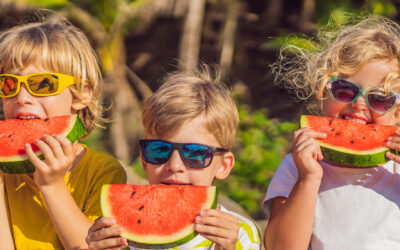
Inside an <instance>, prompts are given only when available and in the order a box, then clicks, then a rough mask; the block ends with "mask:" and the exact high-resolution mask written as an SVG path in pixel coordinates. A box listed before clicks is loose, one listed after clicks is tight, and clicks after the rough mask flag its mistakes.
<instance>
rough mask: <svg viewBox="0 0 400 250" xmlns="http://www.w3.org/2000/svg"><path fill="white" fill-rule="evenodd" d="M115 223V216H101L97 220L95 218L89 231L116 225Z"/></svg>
mask: <svg viewBox="0 0 400 250" xmlns="http://www.w3.org/2000/svg"><path fill="white" fill-rule="evenodd" d="M115 223H116V221H115V219H114V218H110V217H99V218H97V220H95V222H94V223H93V225H92V226H91V227H90V228H89V233H90V232H94V231H97V230H100V229H102V228H104V227H111V226H113V225H115Z"/></svg>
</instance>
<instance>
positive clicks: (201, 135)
mask: <svg viewBox="0 0 400 250" xmlns="http://www.w3.org/2000/svg"><path fill="white" fill-rule="evenodd" d="M204 122H205V121H204V117H203V116H199V117H197V118H195V119H193V120H191V121H188V122H187V123H185V124H184V125H183V126H182V127H181V128H180V129H179V130H178V131H177V132H176V133H175V134H174V135H172V136H168V137H163V138H154V137H149V138H146V139H161V140H165V141H170V142H176V143H198V144H206V145H210V146H216V147H221V145H220V144H219V143H218V141H217V139H216V138H215V137H214V135H213V134H211V133H210V132H209V131H208V130H207V128H206V127H205V125H204ZM141 157H142V164H143V169H144V171H145V172H146V173H147V179H148V181H149V183H150V184H192V185H202V186H210V185H212V182H213V180H214V178H216V179H224V178H226V177H227V176H228V175H229V173H230V171H231V169H232V167H233V164H234V158H233V155H232V153H231V152H227V153H222V152H216V153H215V154H214V157H213V159H212V162H211V164H210V165H209V166H208V167H206V168H202V169H194V168H190V167H188V166H187V165H186V164H185V163H184V162H183V161H182V158H181V156H180V153H179V151H178V150H173V152H172V155H171V157H170V158H169V160H168V161H167V162H166V163H164V164H160V165H155V164H151V163H148V162H146V161H144V160H143V155H142V154H141Z"/></svg>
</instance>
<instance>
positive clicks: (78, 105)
mask: <svg viewBox="0 0 400 250" xmlns="http://www.w3.org/2000/svg"><path fill="white" fill-rule="evenodd" d="M81 95H82V99H79V98H76V97H74V98H73V100H72V106H71V107H72V109H73V110H75V111H78V110H82V109H84V108H86V107H87V106H88V103H90V100H92V97H93V90H92V88H90V87H89V85H88V84H87V83H86V84H85V86H83V90H82V92H81Z"/></svg>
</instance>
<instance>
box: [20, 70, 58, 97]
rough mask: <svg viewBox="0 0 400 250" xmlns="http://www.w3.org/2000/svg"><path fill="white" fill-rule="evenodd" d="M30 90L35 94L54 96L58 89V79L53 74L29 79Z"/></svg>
mask: <svg viewBox="0 0 400 250" xmlns="http://www.w3.org/2000/svg"><path fill="white" fill-rule="evenodd" d="M27 81H28V82H27V84H28V86H29V89H30V90H31V91H32V92H33V93H35V94H41V95H46V94H52V93H55V92H56V91H57V89H58V77H57V76H56V75H52V74H39V75H34V76H31V77H29V78H28V80H27Z"/></svg>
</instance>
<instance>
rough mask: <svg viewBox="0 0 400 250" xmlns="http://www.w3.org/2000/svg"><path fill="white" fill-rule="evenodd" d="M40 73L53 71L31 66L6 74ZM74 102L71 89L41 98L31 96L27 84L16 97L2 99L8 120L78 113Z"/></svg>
mask: <svg viewBox="0 0 400 250" xmlns="http://www.w3.org/2000/svg"><path fill="white" fill-rule="evenodd" d="M40 72H51V71H50V70H47V69H45V68H43V67H41V66H34V65H29V66H28V67H26V68H24V69H22V70H18V69H12V70H10V71H7V72H4V73H7V74H14V75H29V74H33V73H40ZM73 100H74V98H73V95H72V93H71V91H70V89H69V88H66V89H64V90H63V91H62V92H61V93H60V94H58V95H53V96H45V97H39V96H33V95H31V94H30V93H29V92H28V90H27V89H26V86H25V84H22V83H21V90H20V92H19V93H18V94H17V95H16V96H14V97H10V98H2V103H3V109H4V114H5V118H6V119H32V118H47V117H53V116H62V115H71V114H73V113H76V108H75V104H74V103H73Z"/></svg>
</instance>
